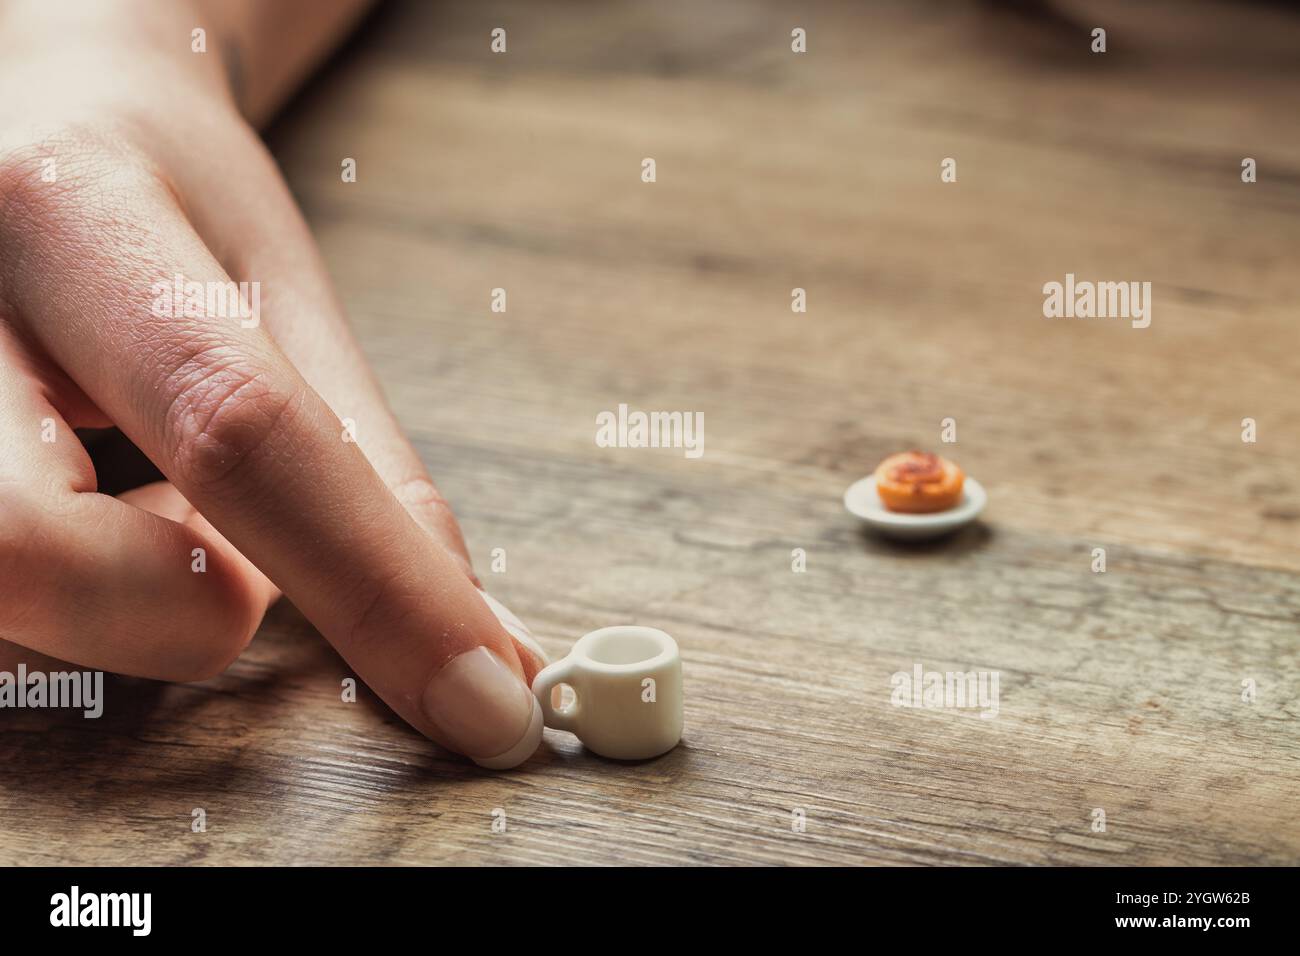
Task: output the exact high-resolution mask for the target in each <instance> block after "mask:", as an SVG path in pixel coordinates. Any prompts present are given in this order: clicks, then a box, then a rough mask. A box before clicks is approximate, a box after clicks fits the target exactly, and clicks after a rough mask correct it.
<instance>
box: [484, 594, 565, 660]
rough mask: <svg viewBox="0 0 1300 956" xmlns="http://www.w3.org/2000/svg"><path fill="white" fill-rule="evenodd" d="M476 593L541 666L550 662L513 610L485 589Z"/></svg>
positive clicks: (531, 633)
mask: <svg viewBox="0 0 1300 956" xmlns="http://www.w3.org/2000/svg"><path fill="white" fill-rule="evenodd" d="M478 593H479V594H481V595H482V596H483V600H484V601H485V602H486V603H487V606H488V607H489V608H490V609H491V610H492V613H493V614H495V615H496V616H497V620H498V621H500V622H501V626H502V627H504V628H505V629H506V630H507V631H508V632H509V633H510V636H511V637H513V638H514V639H515V640H516V641H518V642H519V643H520V644H522V645H524V647H526V648H528V650H529V651H531V652H532V654H533V656H534V657H536V658H537V659H538V660H539V661H541V662H542V666H543V667H545V666H546V665H547V664H549V663H550V662H551V659H550V658H549V657H547V656H546V652H545V651H544V650H542V645H540V644H538V643H537V638H535V637H533V632H532V631H530V630H528V628H527V627H526V626H525V624H524V622H523V621H521V620H519V618H518V617H516V616H515V612H514V611H512V610H510V608H508V607H506V606H505V605H504V604H502V603H501V602H500V601H498V600H497V599H496V598H494V597H493V596H492V595H490V594H488V593H487V592H486V591H479V592H478Z"/></svg>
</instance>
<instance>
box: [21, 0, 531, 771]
mask: <svg viewBox="0 0 1300 956" xmlns="http://www.w3.org/2000/svg"><path fill="white" fill-rule="evenodd" d="M196 16H197V14H196V11H195V10H194V9H192V8H190V7H188V5H187V4H185V3H173V4H150V5H148V6H147V7H140V8H138V9H137V7H136V6H135V5H134V4H132V3H122V2H118V3H114V4H112V5H99V4H80V3H79V4H67V5H64V4H53V5H47V4H42V3H29V2H13V3H10V4H7V5H6V6H5V7H4V8H3V9H2V10H0V89H6V90H22V91H23V93H24V95H23V96H21V97H5V98H4V99H3V101H0V447H2V448H3V449H4V451H5V453H4V455H3V457H2V458H0V638H4V639H5V640H7V641H11V642H14V643H16V644H19V645H22V646H23V647H25V648H29V649H31V650H32V651H35V652H39V653H41V654H45V655H51V656H54V657H57V658H61V659H64V660H67V661H71V662H74V663H76V664H77V665H80V666H83V667H88V668H94V669H103V670H110V671H116V672H120V673H125V674H132V675H136V676H144V677H153V678H159V679H167V680H197V679H202V678H206V677H209V676H212V675H214V674H216V673H219V672H220V671H221V670H223V669H224V668H225V667H226V666H227V665H228V664H229V663H230V662H231V661H233V660H234V659H235V658H236V657H237V656H238V655H239V653H240V652H241V651H242V649H243V648H244V647H245V645H246V644H247V642H248V640H249V639H250V638H251V637H252V635H253V633H254V631H255V630H256V628H257V625H258V623H259V621H260V620H261V618H262V615H263V613H264V612H265V610H266V608H267V606H268V605H269V604H270V603H271V602H272V601H273V600H275V598H276V597H277V596H278V594H279V589H283V591H284V593H286V594H288V596H289V597H290V598H291V599H292V600H293V601H294V603H295V604H296V605H297V606H298V607H299V608H300V609H301V610H302V611H303V613H304V614H305V615H306V616H307V617H308V618H309V619H310V620H311V622H312V623H313V624H314V625H315V626H316V627H317V628H318V629H319V630H320V632H321V633H322V634H323V635H324V636H325V637H326V638H327V639H328V640H329V641H330V643H331V644H333V646H334V647H335V648H336V649H337V650H338V651H339V653H340V654H342V656H343V657H344V658H345V659H346V660H347V662H348V663H349V665H351V666H352V668H353V669H354V670H355V671H356V672H357V674H358V675H359V676H360V677H361V678H362V679H363V680H365V681H366V683H367V684H368V685H369V686H370V687H371V688H372V689H373V690H374V691H375V692H376V693H377V694H379V696H380V697H382V698H383V699H384V700H385V701H386V702H387V703H388V704H389V706H391V707H392V708H393V709H394V710H395V711H396V712H397V713H398V714H400V715H401V716H402V717H403V718H404V719H405V720H406V721H407V722H408V723H410V724H411V725H412V726H414V727H416V728H417V729H418V730H420V731H421V732H423V733H424V734H426V735H427V736H429V737H431V738H432V739H434V740H436V741H438V742H439V743H441V744H443V745H444V746H446V747H448V748H450V749H452V750H455V751H457V752H460V753H464V754H467V755H469V756H471V757H473V758H474V759H476V760H477V761H478V762H480V763H482V764H484V765H487V766H512V765H514V764H515V763H518V762H520V761H522V760H523V759H525V758H526V757H527V756H528V755H529V754H531V752H532V751H533V749H535V747H536V744H537V742H538V740H539V739H540V736H541V720H540V711H539V710H538V708H537V705H536V703H535V701H534V700H533V697H532V695H531V693H530V691H529V689H528V684H529V683H530V682H531V680H532V677H533V676H534V674H535V673H536V671H537V670H538V669H539V668H540V667H541V666H542V664H543V663H544V661H543V660H542V659H541V655H540V651H539V650H537V649H536V645H535V644H532V646H531V647H530V646H529V644H530V643H531V641H530V639H529V637H528V635H527V632H526V631H525V630H523V628H522V625H519V624H518V622H517V619H514V618H513V615H509V612H506V611H504V609H502V608H500V606H499V605H495V606H490V605H489V601H488V600H485V597H484V595H482V593H481V592H480V591H479V590H478V588H477V586H476V585H477V581H476V579H475V577H474V574H473V571H472V570H471V568H470V563H469V558H468V555H467V553H466V549H465V545H464V541H463V539H462V537H461V533H460V530H459V528H458V526H457V524H456V521H455V518H454V517H453V516H452V514H451V511H450V510H449V508H448V507H447V504H446V502H445V501H444V500H443V499H442V497H441V496H440V495H439V493H438V492H437V489H436V488H435V486H434V485H433V483H432V482H431V481H430V479H429V476H428V474H427V473H426V471H425V469H424V467H423V465H422V464H421V463H420V461H419V458H418V456H417V455H416V453H415V452H414V450H413V449H412V448H411V446H410V444H409V442H408V441H407V440H406V438H405V437H404V436H403V435H402V432H401V430H400V428H399V426H398V425H397V423H396V421H395V420H394V419H393V417H392V414H391V412H390V411H389V410H388V409H387V407H386V406H385V404H384V401H383V398H382V395H381V393H380V390H379V388H378V386H377V385H376V383H375V381H374V379H373V378H372V376H371V374H370V372H369V370H368V368H367V366H366V363H365V361H364V359H363V357H362V355H361V352H360V350H359V349H358V347H357V345H356V343H355V341H354V340H353V338H352V337H351V335H350V333H349V331H348V329H347V326H346V324H345V322H344V319H343V317H342V313H341V309H340V307H339V305H338V303H337V301H336V299H335V296H334V294H333V292H332V290H331V287H330V283H329V280H328V277H327V275H326V272H325V269H324V267H323V265H322V263H321V260H320V257H319V254H318V252H317V250H316V248H315V246H314V243H313V241H312V239H311V236H310V234H309V232H308V230H307V228H306V226H305V224H304V222H303V220H302V218H301V216H300V215H299V213H298V210H297V208H296V207H295V205H294V203H293V201H292V199H291V197H290V195H289V193H288V191H287V189H286V187H285V185H284V183H283V181H282V180H281V178H280V176H279V174H278V172H277V170H276V168H275V165H274V163H273V161H272V160H271V158H270V156H269V155H268V153H267V152H266V150H265V148H264V147H263V145H262V144H261V141H260V140H259V138H258V137H257V134H256V132H255V131H254V130H253V129H252V128H251V127H250V126H249V124H248V123H247V122H246V121H245V120H244V118H243V117H242V116H241V114H240V112H239V109H238V108H237V106H236V104H235V101H234V98H233V96H232V94H231V91H230V87H229V83H228V81H227V78H226V73H225V70H224V69H223V68H222V65H221V63H222V55H221V51H220V50H217V49H214V48H213V44H214V43H215V42H216V38H215V37H209V38H208V44H209V52H208V53H207V54H196V53H194V52H192V51H191V48H190V31H191V29H192V27H193V26H194V24H195V22H196ZM176 277H181V281H182V283H183V285H182V288H183V289H184V290H186V293H187V295H186V296H185V297H184V298H188V293H189V292H190V291H191V290H194V289H200V290H203V291H204V298H205V301H204V305H203V308H202V309H201V310H198V314H187V312H186V309H185V308H183V307H181V308H180V309H179V314H177V307H178V306H183V303H182V301H181V299H174V300H172V301H167V300H168V296H167V295H166V294H164V292H163V290H164V289H166V288H167V287H171V288H173V289H174V288H175V283H176ZM231 282H236V283H239V282H247V283H257V284H258V285H256V286H251V285H250V286H248V287H246V294H245V296H244V298H243V299H242V300H240V299H237V298H236V297H233V296H232V297H229V298H226V299H225V300H224V302H223V300H222V299H221V298H220V296H218V295H216V293H225V292H226V291H227V290H228V289H229V288H230V283H231ZM190 283H197V284H198V285H197V286H191V285H189V284H190ZM254 289H256V290H257V291H256V292H253V291H252V290H254ZM209 293H211V294H213V296H214V297H213V298H212V299H210V300H209V299H208V298H207V295H208V294H209ZM214 303H215V304H216V305H218V306H221V307H219V308H216V309H214V308H212V307H211V306H212V305H213V304H214ZM186 304H192V303H186ZM254 304H256V305H258V306H260V309H253V308H252V306H253V305H254ZM164 306H168V307H164ZM169 313H170V314H169ZM343 420H348V421H350V422H352V423H355V425H354V427H352V428H349V427H347V426H345V425H344V423H343ZM108 425H116V426H117V427H119V428H120V429H121V430H122V432H123V433H124V434H125V435H126V436H127V437H129V438H130V439H131V440H132V441H133V442H134V443H135V444H136V445H137V446H138V447H139V448H140V449H141V450H142V451H143V452H144V453H145V454H146V455H148V457H149V458H150V459H151V460H152V461H153V462H154V464H156V465H157V467H158V468H159V470H160V471H161V472H162V473H163V474H164V475H165V476H166V478H167V479H168V480H167V481H165V482H159V483H156V484H152V485H147V486H145V487H142V488H138V489H135V490H133V491H130V492H126V493H124V494H122V495H120V496H118V497H116V498H112V497H108V496H106V495H102V494H99V493H97V491H96V476H95V473H94V469H93V467H92V465H91V461H90V458H89V457H88V455H87V453H86V451H85V449H84V447H83V446H82V445H81V443H80V442H79V441H78V439H77V437H76V435H75V434H74V432H73V429H76V428H96V427H104V426H108ZM200 549H201V552H202V554H203V555H204V563H205V566H206V567H205V570H204V571H203V572H202V573H197V572H196V570H194V568H195V567H196V555H197V554H198V553H199V550H200ZM503 622H504V623H503Z"/></svg>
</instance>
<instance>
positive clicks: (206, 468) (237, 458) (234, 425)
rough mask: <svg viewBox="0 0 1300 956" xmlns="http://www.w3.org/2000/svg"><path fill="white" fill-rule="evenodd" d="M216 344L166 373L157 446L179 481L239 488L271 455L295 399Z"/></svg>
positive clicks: (197, 485) (204, 486)
mask: <svg viewBox="0 0 1300 956" xmlns="http://www.w3.org/2000/svg"><path fill="white" fill-rule="evenodd" d="M269 379H270V376H269V375H268V374H267V373H266V372H264V371H261V370H259V369H257V368H255V367H253V366H252V365H250V364H249V363H247V362H246V361H245V360H243V359H241V358H239V357H236V356H231V355H230V354H229V350H228V349H227V348H225V347H223V346H213V347H210V348H206V349H203V350H201V351H200V352H198V353H196V354H193V355H191V356H190V357H189V358H187V359H186V360H185V361H183V362H181V363H180V364H179V365H178V366H177V367H175V368H174V369H173V370H172V371H170V372H169V373H168V374H167V375H166V376H165V382H164V385H163V388H162V389H161V391H162V392H163V396H164V401H165V402H166V411H165V413H164V415H163V419H162V420H163V425H162V427H163V431H164V434H163V447H164V448H165V449H167V456H168V459H169V461H170V462H171V464H172V466H173V468H174V471H175V476H176V478H177V479H178V480H180V481H182V482H184V483H186V484H188V485H189V486H191V487H195V488H198V489H201V490H204V491H208V492H214V491H217V490H219V489H221V488H225V487H230V486H239V485H241V484H242V476H243V475H245V474H246V473H247V472H248V471H249V468H250V465H253V464H255V463H256V462H258V461H259V460H262V459H264V458H265V457H273V456H274V455H275V454H276V453H277V449H278V445H279V442H278V437H279V435H280V434H281V431H282V429H283V428H284V426H285V425H286V424H287V422H288V420H289V419H291V417H292V416H293V414H294V412H295V410H296V408H297V405H298V399H297V397H296V396H294V395H292V394H290V395H286V394H283V393H280V392H278V391H277V390H276V389H275V388H274V387H273V386H272V384H271V383H270V381H269Z"/></svg>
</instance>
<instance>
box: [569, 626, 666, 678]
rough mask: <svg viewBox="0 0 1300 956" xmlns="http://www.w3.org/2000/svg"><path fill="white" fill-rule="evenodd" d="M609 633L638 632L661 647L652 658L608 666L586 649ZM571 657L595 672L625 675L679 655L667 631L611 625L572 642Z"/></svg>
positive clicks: (657, 664)
mask: <svg viewBox="0 0 1300 956" xmlns="http://www.w3.org/2000/svg"><path fill="white" fill-rule="evenodd" d="M610 631H640V632H642V633H643V634H648V635H651V636H653V637H654V639H655V640H657V641H659V642H660V644H661V645H662V647H661V649H660V651H659V653H658V654H656V655H654V657H647V658H645V659H644V660H640V661H633V662H632V663H630V664H610V663H607V662H605V661H598V660H596V659H595V658H594V657H592V656H591V655H590V654H589V653H588V652H587V647H588V646H589V645H590V644H592V643H595V641H596V639H597V638H599V637H600V636H601V635H603V634H607V633H609V632H610ZM569 653H570V655H571V656H573V657H577V658H580V659H581V661H582V663H583V666H585V667H590V668H593V669H596V670H602V671H608V672H613V673H618V674H626V673H629V672H631V671H638V670H646V669H648V668H651V667H659V666H661V665H663V664H667V663H668V662H669V661H671V660H672V659H673V658H674V657H677V656H679V655H680V654H681V650H680V649H679V648H678V647H677V642H676V641H675V640H673V638H672V635H671V634H669V633H668V632H667V631H663V630H660V629H659V628H657V627H650V626H649V625H647V624H611V625H609V626H608V627H599V628H597V629H596V630H594V631H588V632H587V633H586V634H584V635H582V637H580V638H578V640H577V641H576V642H574V645H573V649H572V650H571V651H570V652H569Z"/></svg>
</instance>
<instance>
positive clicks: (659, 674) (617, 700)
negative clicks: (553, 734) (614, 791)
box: [533, 624, 682, 760]
mask: <svg viewBox="0 0 1300 956" xmlns="http://www.w3.org/2000/svg"><path fill="white" fill-rule="evenodd" d="M560 684H567V685H568V686H569V687H571V688H573V698H574V699H573V701H572V702H571V703H568V704H567V705H566V706H563V707H559V708H557V707H555V705H554V701H553V700H552V691H554V690H555V688H556V687H558V686H559V685H560ZM533 694H535V695H536V697H537V701H538V703H539V704H541V706H542V717H543V719H544V720H545V723H546V726H547V727H553V728H554V729H556V730H567V731H568V732H569V733H572V734H575V735H577V737H578V739H579V740H581V741H582V742H583V744H584V745H585V746H586V747H587V748H588V749H589V750H592V751H595V752H596V753H598V754H600V755H601V756H603V757H612V758H614V759H615V760H644V759H646V758H649V757H657V756H659V755H660V754H662V753H666V752H667V751H669V750H672V749H673V747H675V746H677V742H678V741H679V740H680V739H681V737H682V657H681V653H680V652H679V651H678V650H677V642H676V641H674V640H673V639H672V638H671V637H669V636H668V635H667V634H665V633H664V632H663V631H660V630H658V629H657V628H653V627H641V626H638V625H633V624H623V625H618V626H616V627H602V628H601V629H600V630H598V631H592V632H591V633H590V634H587V635H584V636H583V637H581V638H579V639H578V642H577V643H576V644H574V645H573V649H572V650H571V651H569V656H568V657H566V658H564V659H563V660H559V661H556V662H555V663H554V664H551V665H549V666H548V667H546V668H544V669H543V670H542V671H541V672H540V673H538V675H537V677H536V678H535V679H534V680H533Z"/></svg>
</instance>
